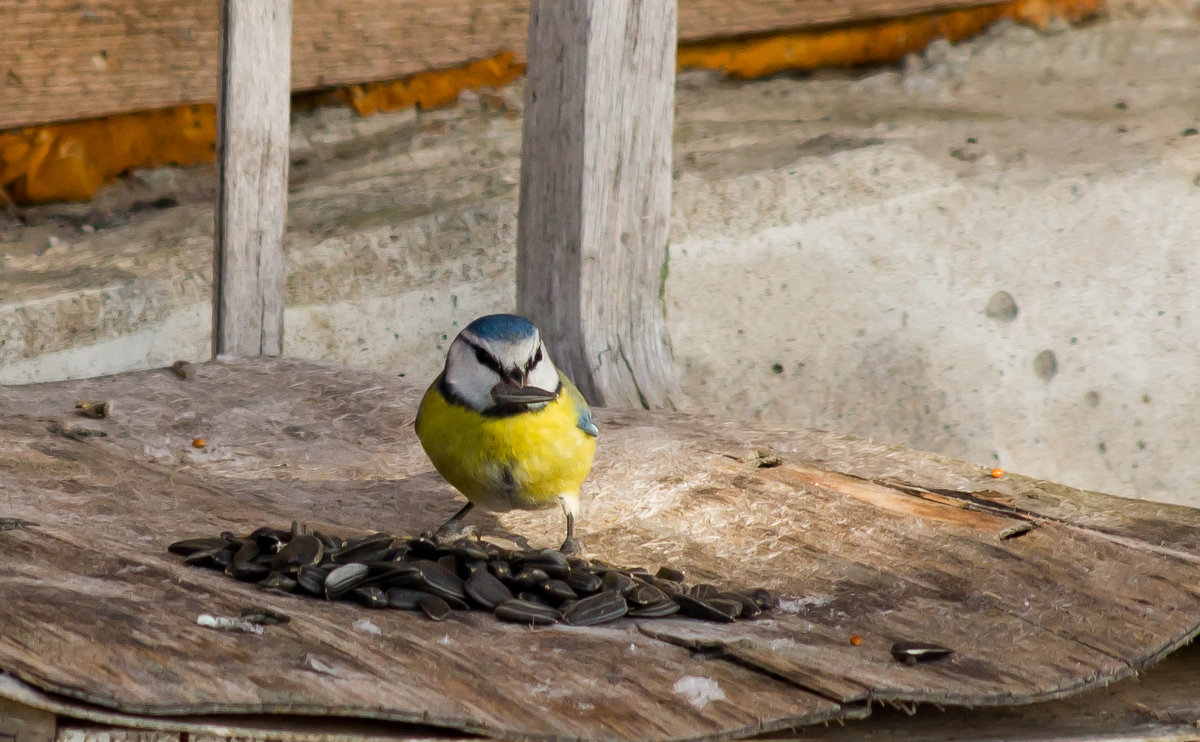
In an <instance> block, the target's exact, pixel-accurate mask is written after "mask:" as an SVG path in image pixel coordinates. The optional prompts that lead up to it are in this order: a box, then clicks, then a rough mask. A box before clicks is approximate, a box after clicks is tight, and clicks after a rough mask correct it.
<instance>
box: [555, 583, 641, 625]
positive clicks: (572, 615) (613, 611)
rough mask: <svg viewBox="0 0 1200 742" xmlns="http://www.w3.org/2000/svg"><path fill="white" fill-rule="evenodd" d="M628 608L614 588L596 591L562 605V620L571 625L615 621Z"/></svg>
mask: <svg viewBox="0 0 1200 742" xmlns="http://www.w3.org/2000/svg"><path fill="white" fill-rule="evenodd" d="M628 610H629V606H628V605H627V604H626V603H625V598H623V597H621V594H620V593H618V592H617V591H615V590H609V591H606V592H602V593H597V594H595V595H592V596H591V597H587V598H583V599H582V600H575V601H572V602H570V603H567V604H566V605H565V606H563V611H562V617H563V621H564V622H566V623H569V624H571V625H572V626H595V625H597V624H602V623H607V622H609V621H615V620H617V619H618V618H620V617H621V616H624V615H625V613H626V612H627V611H628Z"/></svg>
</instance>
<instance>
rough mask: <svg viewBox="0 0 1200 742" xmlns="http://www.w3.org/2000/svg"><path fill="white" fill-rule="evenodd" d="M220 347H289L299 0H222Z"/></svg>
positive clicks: (216, 286) (216, 326) (256, 351)
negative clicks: (291, 134) (287, 259)
mask: <svg viewBox="0 0 1200 742" xmlns="http://www.w3.org/2000/svg"><path fill="white" fill-rule="evenodd" d="M220 3H221V33H220V54H221V79H220V89H219V91H218V101H217V172H218V179H219V188H220V191H219V193H218V196H217V228H216V249H215V251H214V258H213V353H214V354H225V355H235V356H253V355H269V356H274V355H279V354H280V352H281V350H282V349H283V304H284V261H283V230H284V221H285V217H286V214H287V172H288V118H289V107H290V102H291V56H292V55H291V36H292V0H220Z"/></svg>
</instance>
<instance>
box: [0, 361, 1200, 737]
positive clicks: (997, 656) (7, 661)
mask: <svg viewBox="0 0 1200 742" xmlns="http://www.w3.org/2000/svg"><path fill="white" fill-rule="evenodd" d="M421 391H422V389H421V388H420V387H419V386H414V385H409V384H407V383H405V382H404V381H403V380H400V379H397V378H396V377H394V376H390V375H384V374H370V373H364V372H356V371H353V370H349V369H345V368H341V367H334V366H330V365H316V364H307V363H301V362H294V361H282V360H264V359H257V360H247V361H238V362H234V363H229V364H202V365H198V366H196V367H195V368H194V376H193V378H192V380H191V381H182V380H180V379H178V378H176V377H175V376H174V375H173V374H171V373H169V372H167V371H155V372H141V373H134V374H126V375H121V376H118V377H112V378H107V379H93V380H85V381H76V382H62V383H55V384H46V385H38V386H32V387H8V388H2V387H0V409H3V410H4V411H5V414H4V415H3V416H0V503H3V513H0V515H2V516H3V517H5V518H21V519H24V520H27V521H32V522H33V523H35V524H36V525H30V526H27V527H26V528H24V529H13V530H5V531H0V548H2V550H3V553H4V554H5V558H4V560H3V563H2V564H0V594H2V595H4V596H5V600H3V601H0V625H3V626H4V627H5V631H4V632H2V633H0V671H5V672H9V673H11V674H13V675H15V676H16V677H17V678H18V679H19V680H20V681H21V682H23V683H28V684H31V685H33V686H35V687H37V688H40V689H42V690H43V691H48V692H51V693H54V694H59V695H61V696H63V697H67V698H69V699H72V702H73V703H91V704H97V705H98V706H99V707H103V708H105V709H109V710H114V711H118V712H123V713H135V714H145V713H151V712H152V713H155V714H184V713H187V714H214V713H221V714H238V713H243V714H244V713H260V712H262V713H276V714H285V713H324V714H335V715H342V716H347V717H358V718H374V719H390V720H396V721H403V722H410V723H412V722H416V723H423V724H434V725H438V726H445V727H449V728H454V729H458V730H462V731H467V732H485V733H489V734H498V735H505V736H522V737H530V736H544V737H554V738H561V737H585V738H600V737H604V738H611V739H650V738H656V739H657V738H665V737H672V738H706V737H713V736H718V735H734V734H745V733H749V732H751V731H754V730H759V729H761V730H769V729H772V728H781V727H783V726H787V725H790V724H803V723H810V722H815V721H820V720H823V719H829V718H834V717H839V716H855V715H861V714H863V713H865V711H866V709H867V705H866V704H865V703H864V701H872V700H881V701H890V702H896V703H910V702H916V701H932V702H936V703H940V704H947V703H954V704H963V705H968V706H979V705H986V704H1007V703H1027V702H1030V701H1035V700H1045V699H1050V698H1055V697H1059V696H1062V695H1065V694H1069V693H1074V692H1076V691H1079V690H1082V689H1085V688H1089V687H1098V686H1102V685H1105V684H1107V683H1110V682H1112V681H1113V680H1115V679H1119V678H1123V677H1127V676H1130V675H1132V674H1134V673H1135V672H1138V671H1140V670H1141V669H1144V668H1145V667H1147V666H1148V665H1150V664H1152V663H1154V662H1155V661H1157V660H1158V659H1160V658H1161V657H1162V656H1164V655H1165V654H1166V653H1167V652H1170V651H1172V650H1173V649H1175V648H1177V647H1178V646H1180V645H1181V644H1182V643H1183V642H1185V641H1187V640H1188V639H1189V638H1190V637H1192V636H1193V635H1194V634H1195V633H1196V631H1197V627H1200V591H1198V590H1197V588H1196V581H1195V574H1196V561H1197V557H1196V555H1195V551H1194V550H1191V551H1189V548H1188V544H1192V543H1195V540H1196V539H1197V537H1198V536H1200V512H1198V511H1196V510H1192V509H1188V508H1182V507H1176V506H1168V505H1162V504H1158V503H1147V502H1141V501H1132V500H1123V499H1119V498H1114V497H1108V496H1104V495H1099V494H1094V493H1084V492H1079V491H1076V490H1070V489H1067V488H1063V487H1059V486H1056V485H1050V484H1047V483H1042V482H1037V481H1034V480H1027V479H1023V478H1020V477H1017V476H1015V475H1008V476H1006V477H1005V478H1004V479H1003V480H1000V481H998V482H997V481H994V480H992V479H991V478H990V477H989V476H988V473H987V471H986V470H984V469H982V468H979V467H971V466H969V465H966V464H962V463H960V462H950V461H946V460H944V459H941V458H939V457H936V456H933V455H931V454H924V453H920V452H915V451H908V450H904V449H897V448H887V447H880V446H877V445H875V444H871V443H867V442H863V441H856V440H853V439H849V438H845V437H842V436H836V435H833V434H829V433H824V432H820V431H779V430H762V429H759V430H755V429H747V428H745V427H744V426H735V425H731V424H728V423H721V422H719V421H713V420H706V419H703V418H696V417H691V416H664V415H652V414H649V413H643V412H614V411H608V410H601V411H598V422H599V424H600V427H601V448H600V453H599V458H598V460H597V464H596V469H595V471H594V473H593V476H592V477H591V479H590V480H589V482H588V484H587V485H586V494H588V495H590V502H589V503H588V504H587V508H586V511H585V514H584V516H583V518H582V519H581V521H580V524H579V528H580V533H581V535H582V536H583V537H584V539H585V542H586V544H587V546H588V548H589V551H590V552H591V554H592V555H593V556H595V557H598V558H601V559H604V560H606V561H609V562H619V563H625V564H639V565H644V566H648V567H654V566H655V565H658V564H672V565H674V566H677V567H682V568H684V569H685V570H687V571H688V573H689V578H690V579H691V580H693V581H712V582H717V583H719V584H728V583H731V582H732V583H736V584H742V585H754V584H763V585H765V586H767V587H769V588H772V589H773V590H775V591H776V592H777V593H778V594H779V595H780V596H781V597H782V601H781V607H780V609H779V610H777V611H776V612H775V613H774V614H773V615H771V616H770V617H767V618H765V619H760V620H757V621H753V622H745V623H740V624H736V625H714V624H705V623H699V622H689V621H682V620H678V619H668V620H662V621H643V622H641V623H640V624H635V623H633V622H624V623H619V624H615V625H611V626H609V627H602V628H596V629H566V628H554V629H546V630H529V629H526V628H523V627H514V626H505V625H501V624H498V623H496V622H494V621H493V620H492V619H491V618H490V617H488V616H485V615H481V614H474V613H473V614H455V615H454V616H453V618H452V619H450V620H448V621H447V622H445V623H441V624H435V623H431V622H429V621H425V620H423V619H419V618H416V617H415V616H413V615H411V614H403V613H397V612H392V611H383V612H380V611H370V612H369V611H366V610H365V609H361V608H359V607H357V606H354V605H351V604H329V603H324V602H318V601H314V600H310V599H304V598H296V597H291V596H280V595H271V594H267V593H263V592H261V591H258V590H255V589H254V588H253V587H252V586H250V585H246V584H242V583H237V582H235V581H233V580H231V579H229V578H227V577H225V576H224V575H221V574H219V573H214V572H209V571H204V570H199V569H193V568H188V567H186V566H184V565H182V564H181V563H180V560H178V559H176V558H174V557H171V556H169V555H167V554H166V553H165V547H166V545H167V544H168V543H169V542H170V541H172V540H174V539H176V538H181V537H184V536H189V535H195V534H198V533H207V532H216V531H219V530H223V529H231V530H236V531H248V530H250V529H252V528H254V527H256V526H258V525H262V524H266V523H272V524H279V525H285V524H287V523H288V522H290V521H291V520H292V519H300V520H303V521H306V522H311V523H313V524H314V525H316V526H318V527H322V528H328V529H329V530H333V531H341V532H344V533H362V532H366V531H370V530H375V529H381V530H388V531H392V532H395V533H406V534H412V533H415V532H417V531H420V530H423V529H425V528H429V527H431V526H434V525H436V524H437V523H438V522H440V521H441V520H443V519H444V518H445V517H447V516H448V515H450V514H451V513H452V512H453V511H454V510H456V509H457V507H458V505H459V504H460V502H461V500H460V498H459V497H458V496H457V495H456V494H454V493H453V492H452V491H451V490H450V489H449V487H448V486H447V485H446V484H445V483H444V482H442V481H441V480H440V479H439V478H438V477H437V475H436V474H434V473H433V472H432V471H431V467H430V465H429V463H428V461H427V460H426V458H425V457H424V455H423V454H422V453H421V450H420V447H419V444H418V443H417V441H416V439H415V435H414V434H413V432H412V428H411V420H412V418H413V414H414V409H415V405H416V401H417V399H418V398H419V395H420V393H421ZM80 398H87V399H107V400H109V401H110V402H111V403H112V410H113V413H112V417H111V418H109V419H108V420H105V421H82V420H80V419H79V418H74V417H71V410H72V408H73V405H74V400H76V399H80ZM48 420H57V422H58V424H59V426H60V427H61V425H63V424H66V425H80V424H84V425H87V426H89V427H92V428H96V429H103V430H104V431H105V432H107V433H108V437H106V438H100V439H97V438H89V439H87V440H86V441H78V440H73V439H68V438H65V437H62V436H61V435H56V434H53V433H52V432H51V431H50V430H49V428H48V426H47V421H48ZM297 430H301V431H304V433H305V434H303V435H297V434H296V431H297ZM289 431H290V432H289ZM196 435H202V436H203V437H205V438H207V439H208V446H207V447H206V448H205V449H203V450H197V449H194V448H192V446H191V445H190V441H191V439H192V438H193V437H194V436H196ZM747 444H751V445H753V446H770V447H773V448H774V449H775V450H776V451H777V452H778V453H779V458H780V462H779V464H778V465H776V466H772V467H767V468H759V466H757V465H758V464H761V463H763V461H764V459H763V458H762V457H757V458H754V457H745V456H743V454H745V453H747V449H746V445H747ZM985 486H988V487H1011V488H1012V489H1013V494H1010V495H1003V496H1002V495H1000V494H997V495H993V496H991V499H992V500H994V501H996V502H1000V501H1001V500H1003V499H1005V498H1008V499H1009V500H1011V502H1010V507H1009V509H1008V510H1002V509H1001V510H997V509H995V508H994V507H993V506H992V505H988V504H987V503H986V502H985V503H984V505H980V504H978V503H975V502H973V501H972V500H971V497H973V495H972V491H982V489H983V488H984V487H985ZM929 493H933V495H935V496H933V497H931V496H930V494H929ZM956 495H957V496H956ZM980 497H981V499H986V498H982V496H980ZM909 501H911V502H909ZM1012 503H1016V504H1015V505H1013V504H1012ZM978 508H982V509H978ZM1095 514H1102V517H1101V518H1100V520H1099V521H1097V520H1096V518H1097V517H1098V516H1096V515H1095ZM556 515H557V514H555V513H510V514H506V515H503V516H496V515H491V514H487V513H481V514H479V515H478V516H472V520H473V522H475V523H476V524H477V525H478V526H479V527H480V529H481V530H482V532H483V533H484V534H485V535H486V536H487V537H489V538H493V539H505V540H509V541H513V540H517V539H528V540H529V541H530V542H532V543H535V544H536V543H550V542H551V541H552V540H553V539H554V537H555V536H557V535H558V529H559V528H561V523H560V522H559V519H558V518H557V517H555V516H556ZM1012 523H1015V524H1024V525H1029V524H1032V526H1033V527H1032V529H1031V530H1028V531H1025V532H1023V533H1019V534H1017V535H1012V536H1008V535H1007V534H1010V533H1013V531H1011V530H1010V524H1012ZM249 604H262V605H265V606H267V607H270V608H274V609H276V610H280V611H283V612H285V613H287V614H289V615H291V616H292V619H293V620H292V622H291V623H290V624H288V625H287V626H283V627H272V628H268V629H267V631H266V632H265V633H264V634H263V635H262V636H261V637H254V636H245V635H232V634H223V633H218V632H212V631H207V630H204V629H201V628H199V627H198V626H196V625H195V623H194V622H195V617H196V615H198V614H199V613H200V612H213V613H219V614H231V613H233V612H235V611H236V610H237V609H238V608H240V607H242V606H245V605H249ZM361 618H366V619H368V620H370V621H371V622H372V623H374V624H375V625H376V626H378V627H379V629H380V633H379V634H374V633H364V632H362V631H357V630H355V629H354V622H355V621H356V620H358V619H361ZM853 635H859V636H861V638H862V641H861V642H860V643H859V644H857V645H856V644H853V643H851V642H850V637H851V636H853ZM901 638H904V639H916V640H926V641H934V642H938V643H941V644H945V645H947V646H950V647H952V648H953V649H954V650H955V654H954V655H953V656H952V657H950V658H948V659H947V660H944V661H942V662H938V663H932V664H928V665H917V666H908V665H904V664H900V663H897V662H895V661H894V660H893V659H892V658H891V657H890V655H889V653H888V648H889V647H890V645H891V643H892V642H893V641H895V640H897V639H901ZM631 647H632V649H631ZM693 648H700V649H704V650H706V651H705V652H702V653H700V654H698V655H697V654H693V653H692V651H691V650H692V649H693ZM308 655H312V656H314V657H316V658H318V659H320V660H321V661H322V662H324V663H325V664H327V665H330V666H332V667H334V668H336V672H337V673H338V674H339V675H340V677H334V676H330V675H327V674H322V673H318V672H313V671H312V670H311V669H308V670H306V669H304V664H305V657H306V656H308ZM635 660H636V661H635ZM257 668H263V669H262V671H259V670H258V669H257ZM687 676H694V677H706V678H710V679H712V680H713V681H714V682H716V683H717V684H718V686H719V687H720V688H721V689H722V692H723V693H724V694H725V696H726V697H725V699H721V700H719V701H714V702H713V703H710V704H708V705H705V706H704V707H703V708H696V707H695V706H694V705H692V704H690V703H688V702H687V700H686V699H685V698H682V697H681V695H680V694H679V693H678V692H676V691H675V690H674V689H675V687H676V686H675V684H676V683H677V682H678V681H679V679H680V678H682V677H687ZM598 680H599V682H598ZM2 693H3V687H2V686H0V694H2Z"/></svg>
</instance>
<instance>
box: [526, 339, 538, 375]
mask: <svg viewBox="0 0 1200 742" xmlns="http://www.w3.org/2000/svg"><path fill="white" fill-rule="evenodd" d="M541 362H542V346H540V345H539V346H538V349H537V352H536V353H534V354H533V358H531V359H529V360H528V361H527V362H526V363H525V373H529V372H530V371H532V370H533V367H534V366H536V365H538V364H539V363H541Z"/></svg>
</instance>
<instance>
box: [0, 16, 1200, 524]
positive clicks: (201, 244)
mask: <svg viewBox="0 0 1200 742" xmlns="http://www.w3.org/2000/svg"><path fill="white" fill-rule="evenodd" d="M1198 39H1200V20H1198V19H1197V18H1196V16H1195V13H1194V7H1193V12H1191V13H1189V12H1188V10H1187V6H1185V8H1184V9H1182V10H1178V11H1176V12H1156V13H1151V14H1149V15H1146V16H1144V17H1138V18H1122V19H1114V20H1108V21H1104V22H1100V23H1096V24H1091V25H1088V26H1086V27H1080V28H1075V29H1071V30H1064V29H1058V30H1057V31H1056V32H1054V33H1051V34H1040V33H1037V32H1035V31H1033V30H1030V29H1027V28H1021V27H1017V26H1013V25H1009V24H1002V25H1000V26H997V27H996V28H994V29H993V30H992V31H990V32H988V33H987V34H986V35H985V36H983V37H981V38H978V39H976V40H973V41H970V42H967V43H963V44H960V45H957V46H950V45H948V44H944V43H939V44H935V45H934V46H932V47H931V48H930V49H929V50H927V51H926V52H925V53H924V54H921V55H914V56H912V57H910V58H909V59H907V60H906V61H905V63H904V64H903V65H900V66H897V67H894V68H886V69H875V70H870V71H867V72H861V73H853V74H851V73H843V72H820V73H817V74H814V75H810V76H802V77H778V78H775V79H770V80H765V81H757V82H748V83H731V82H725V81H721V80H719V79H718V78H717V77H715V76H713V75H711V74H705V73H686V74H684V75H683V76H682V77H681V79H680V85H679V96H678V102H679V111H678V115H677V134H676V177H675V195H674V215H673V224H672V236H671V245H670V265H669V275H668V280H667V286H666V295H665V300H666V305H667V313H668V321H669V330H670V333H671V337H672V342H673V345H674V351H675V356H676V360H677V362H678V364H679V366H680V368H681V370H682V372H683V381H684V387H685V390H686V397H685V398H684V399H682V400H680V401H679V406H680V407H683V408H686V409H692V410H709V411H713V412H717V413H720V414H724V415H729V416H733V417H738V418H745V419H756V420H763V421H769V422H772V423H779V424H785V425H795V426H818V427H824V428H830V429H835V430H839V431H844V432H849V433H854V434H857V435H861V436H865V437H871V438H876V439H882V440H887V441H890V442H894V443H900V444H904V445H908V446H912V447H915V448H924V449H931V450H936V451H940V452H943V453H947V454H950V455H953V456H957V457H960V458H964V459H967V460H970V461H976V462H978V463H980V464H984V465H993V464H994V465H999V466H1003V467H1005V468H1008V469H1012V470H1014V471H1020V472H1022V473H1026V474H1031V475H1036V476H1042V477H1046V478H1050V479H1055V480H1058V481H1061V482H1064V483H1066V484H1070V485H1073V486H1077V487H1085V488H1092V489H1100V490H1105V491H1109V492H1114V493H1117V494H1124V495H1129V496H1138V497H1148V498H1154V499H1160V500H1166V501H1173V502H1183V503H1190V504H1195V505H1200V463H1198V462H1197V461H1196V460H1195V457H1193V456H1190V455H1189V454H1190V453H1191V452H1192V451H1194V450H1196V449H1197V448H1198V447H1200V424H1197V422H1196V421H1197V420H1198V419H1200V399H1198V398H1197V397H1196V395H1195V393H1194V390H1195V389H1196V388H1198V387H1200V349H1198V348H1197V341H1196V338H1197V337H1198V336H1200V310H1198V309H1197V303H1196V301H1195V297H1194V294H1193V290H1192V284H1193V282H1194V280H1195V277H1196V275H1197V274H1200V136H1197V135H1195V134H1193V133H1189V132H1193V131H1194V130H1195V129H1196V128H1197V127H1200V86H1197V81H1198V80H1200V43H1197V40H1198ZM520 99H521V91H520V88H519V86H514V87H511V88H509V89H506V90H504V91H502V92H501V94H500V96H491V95H488V96H483V97H476V96H473V95H468V96H464V100H463V102H462V105H460V106H459V107H458V108H456V109H452V110H443V111H433V112H421V113H414V112H403V113H397V114H390V115H382V116H375V117H372V118H368V119H357V118H355V117H353V115H352V114H351V113H350V112H348V111H345V110H335V109H324V110H318V111H315V112H310V113H303V114H298V115H297V116H296V120H295V125H294V127H293V130H294V135H293V147H292V149H293V171H292V172H293V178H292V183H291V196H290V202H289V209H290V212H289V232H288V237H287V250H288V261H289V263H288V268H289V275H288V303H289V307H288V310H287V315H286V326H287V330H286V341H285V352H287V353H288V354H290V355H295V356H304V357H314V358H327V359H337V360H341V361H344V362H346V363H351V364H357V365H363V366H371V367H374V368H386V369H393V370H395V372H396V373H403V374H405V375H407V376H410V377H414V378H422V379H423V378H427V377H428V378H431V377H432V375H433V374H434V373H436V370H437V368H438V366H439V365H440V363H441V355H442V353H443V352H444V349H445V347H446V345H447V339H448V338H450V337H453V334H454V333H455V332H456V331H457V328H458V327H461V326H462V325H463V324H464V323H465V322H467V321H469V320H470V319H471V318H472V317H474V316H475V315H477V314H480V313H483V312H486V311H493V310H502V309H510V308H511V306H512V303H513V275H514V271H513V243H514V238H515V213H516V192H517V191H516V183H517V174H518V169H519V168H518V159H517V158H518V156H519V147H520V119H519V112H520ZM213 181H214V178H213V173H212V171H211V169H205V168H194V169H189V170H171V169H163V170H157V171H149V172H139V173H136V174H134V176H132V177H130V178H127V179H125V180H123V181H122V182H120V183H118V184H116V185H114V186H112V187H110V188H109V189H106V191H105V192H103V193H102V195H101V196H100V197H99V198H98V199H97V200H96V201H95V202H93V203H91V204H82V205H54V206H44V207H37V208H32V209H29V210H28V213H27V217H28V223H26V224H17V223H15V222H12V221H9V222H5V221H0V266H2V269H0V383H21V382H28V381H41V380H51V379H59V378H68V377H79V376H89V375H96V374H102V373H111V372H115V371H121V370H127V369H134V368H144V367H149V366H157V365H167V364H169V363H170V362H171V361H173V360H175V359H176V358H190V359H198V358H203V357H205V356H206V355H207V353H208V346H209V339H208V323H209V314H210V312H211V309H210V306H209V304H208V292H209V279H210V275H211V238H212V220H213V217H212V208H211V206H210V204H211V200H212V197H213V185H214V183H213ZM161 198H169V199H170V201H168V202H162V201H160V202H158V203H155V201H156V199H161ZM159 207H161V208H159ZM72 403H73V400H72Z"/></svg>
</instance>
